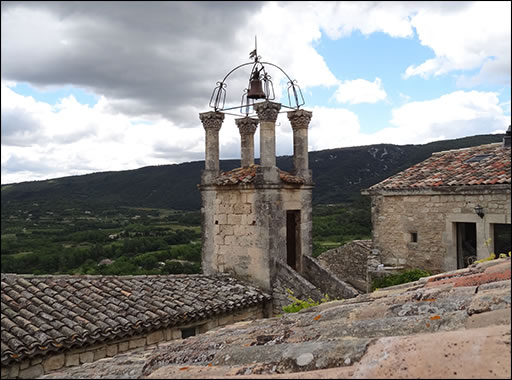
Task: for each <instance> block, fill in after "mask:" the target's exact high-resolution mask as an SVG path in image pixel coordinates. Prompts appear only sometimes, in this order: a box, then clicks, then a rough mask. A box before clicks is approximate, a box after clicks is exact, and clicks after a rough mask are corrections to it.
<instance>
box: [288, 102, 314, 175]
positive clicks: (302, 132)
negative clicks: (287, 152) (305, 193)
mask: <svg viewBox="0 0 512 380" xmlns="http://www.w3.org/2000/svg"><path fill="white" fill-rule="evenodd" d="M311 116H313V113H312V112H311V111H305V110H296V111H290V112H288V120H290V123H291V125H292V129H293V165H294V167H295V172H294V174H295V175H297V176H300V177H302V178H304V179H305V180H306V182H310V181H311V179H312V176H311V170H309V158H308V127H309V122H310V121H311Z"/></svg>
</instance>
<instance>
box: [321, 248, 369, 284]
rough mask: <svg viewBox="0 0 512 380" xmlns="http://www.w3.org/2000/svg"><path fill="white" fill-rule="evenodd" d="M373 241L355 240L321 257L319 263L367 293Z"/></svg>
mask: <svg viewBox="0 0 512 380" xmlns="http://www.w3.org/2000/svg"><path fill="white" fill-rule="evenodd" d="M371 244H372V242H371V240H354V241H351V242H350V243H347V244H345V245H342V246H341V247H337V248H334V249H330V250H328V251H326V252H324V253H322V254H321V255H320V256H318V258H317V259H318V261H319V263H320V265H322V266H323V267H324V268H328V269H329V270H330V271H331V272H333V273H334V274H335V275H336V277H338V278H339V279H340V280H342V281H345V282H348V283H349V284H351V285H352V286H353V287H355V288H356V289H358V290H360V291H362V292H366V291H367V267H368V264H367V262H368V258H369V256H370V253H371Z"/></svg>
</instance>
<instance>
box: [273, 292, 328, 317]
mask: <svg viewBox="0 0 512 380" xmlns="http://www.w3.org/2000/svg"><path fill="white" fill-rule="evenodd" d="M286 292H287V293H288V298H289V299H290V300H291V301H292V303H291V304H289V305H286V306H283V311H284V312H285V313H296V312H298V311H299V310H302V309H307V308H310V307H313V306H317V305H320V304H321V303H324V302H329V301H330V299H329V295H328V294H325V295H324V297H323V298H322V299H321V300H320V301H313V300H312V299H311V297H309V298H308V299H307V301H304V300H301V299H298V298H297V297H295V296H294V295H293V290H291V289H286Z"/></svg>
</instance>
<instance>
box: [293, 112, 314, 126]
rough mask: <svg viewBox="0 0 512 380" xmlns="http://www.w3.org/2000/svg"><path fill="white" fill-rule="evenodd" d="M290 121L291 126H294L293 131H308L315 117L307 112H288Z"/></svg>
mask: <svg viewBox="0 0 512 380" xmlns="http://www.w3.org/2000/svg"><path fill="white" fill-rule="evenodd" d="M287 114H288V120H290V124H291V125H292V129H294V130H295V129H307V128H308V126H309V122H310V121H311V117H312V116H313V112H311V111H306V110H296V111H290V112H287Z"/></svg>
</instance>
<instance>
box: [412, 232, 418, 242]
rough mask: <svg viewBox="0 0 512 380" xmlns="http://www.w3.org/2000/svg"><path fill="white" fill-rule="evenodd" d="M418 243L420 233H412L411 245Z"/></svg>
mask: <svg viewBox="0 0 512 380" xmlns="http://www.w3.org/2000/svg"><path fill="white" fill-rule="evenodd" d="M417 242H418V233H417V232H411V243H417Z"/></svg>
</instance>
